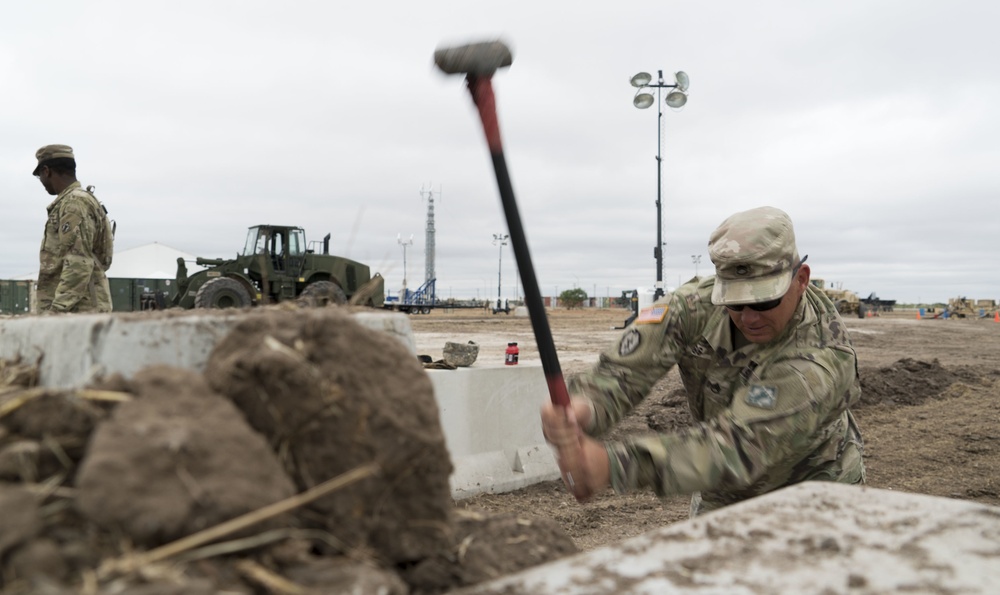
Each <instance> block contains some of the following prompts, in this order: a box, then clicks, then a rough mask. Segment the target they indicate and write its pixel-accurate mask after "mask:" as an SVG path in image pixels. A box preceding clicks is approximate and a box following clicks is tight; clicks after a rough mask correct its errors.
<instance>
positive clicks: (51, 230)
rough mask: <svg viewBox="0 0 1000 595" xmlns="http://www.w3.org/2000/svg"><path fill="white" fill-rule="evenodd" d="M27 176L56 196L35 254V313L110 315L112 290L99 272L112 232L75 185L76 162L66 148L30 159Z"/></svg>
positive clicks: (106, 263) (107, 261)
mask: <svg viewBox="0 0 1000 595" xmlns="http://www.w3.org/2000/svg"><path fill="white" fill-rule="evenodd" d="M35 157H36V158H37V159H38V165H37V166H36V167H35V171H34V172H32V174H33V175H34V176H35V177H37V178H38V179H39V180H40V181H41V182H42V186H43V187H45V191H46V192H48V193H49V194H51V195H53V196H55V197H56V198H55V200H53V201H52V204H50V205H49V206H48V212H49V218H48V221H47V222H46V224H45V237H44V238H43V239H42V248H41V251H40V253H39V269H38V291H37V298H38V311H39V313H43V314H46V313H54V312H110V311H111V290H110V288H109V287H108V278H107V277H106V276H105V275H104V272H105V271H106V270H108V267H110V266H111V257H112V255H113V252H114V247H113V245H114V230H113V228H112V226H111V222H110V221H109V220H108V214H107V211H106V210H105V208H104V206H103V205H102V204H101V203H100V202H98V200H97V198H95V197H94V195H93V193H92V192H91V190H92V187H88V188H87V189H86V190H84V189H83V188H82V187H81V186H80V182H78V181H77V180H76V159H75V158H74V157H73V149H72V148H71V147H68V146H66V145H47V146H44V147H42V148H41V149H38V151H37V152H36V153H35Z"/></svg>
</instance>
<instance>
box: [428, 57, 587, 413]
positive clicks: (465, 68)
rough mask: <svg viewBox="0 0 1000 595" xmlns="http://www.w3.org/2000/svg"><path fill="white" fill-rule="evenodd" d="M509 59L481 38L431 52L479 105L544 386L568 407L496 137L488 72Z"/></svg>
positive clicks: (554, 348)
mask: <svg viewBox="0 0 1000 595" xmlns="http://www.w3.org/2000/svg"><path fill="white" fill-rule="evenodd" d="M512 62H513V57H512V56H511V53H510V49H509V48H508V47H507V46H506V45H505V44H504V43H503V42H501V41H486V42H480V43H470V44H468V45H463V46H457V47H452V48H439V49H438V50H437V51H435V52H434V63H435V64H437V66H438V68H440V69H441V70H442V71H444V72H445V73H447V74H464V75H465V82H466V84H467V85H468V87H469V93H471V94H472V101H473V103H475V104H476V107H477V108H479V118H480V120H482V123H483V131H484V132H485V133H486V142H487V144H488V145H489V148H490V155H491V156H492V157H493V169H494V171H495V172H496V177H497V185H498V186H499V187H500V202H501V203H502V204H503V211H504V214H505V215H506V217H507V230H508V232H509V233H510V240H511V245H512V246H513V248H514V258H515V260H517V268H518V269H519V270H520V272H521V284H522V285H523V286H524V302H525V305H526V306H527V307H528V316H529V317H530V318H531V328H532V330H533V331H534V333H535V343H537V344H538V355H539V357H540V358H541V360H542V371H543V372H544V373H545V381H546V383H547V384H548V387H549V398H551V399H552V403H553V404H554V405H557V406H561V407H569V393H567V392H566V382H565V381H564V380H563V374H562V369H560V367H559V358H558V357H557V356H556V346H555V343H554V342H553V340H552V331H551V329H550V328H549V320H548V318H546V317H545V305H544V304H543V303H542V294H541V292H540V291H539V290H538V281H537V280H536V279H535V269H534V267H533V266H532V264H531V254H529V253H528V241H527V239H526V238H525V234H524V228H523V227H522V226H521V216H520V214H518V211H517V201H515V200H514V190H513V188H512V187H511V183H510V174H509V173H508V171H507V161H506V159H504V154H503V143H502V142H501V141H500V125H499V124H498V122H497V110H496V100H495V98H494V96H493V83H492V79H493V74H494V73H495V72H496V71H497V69H499V68H503V67H505V66H510V65H511V63H512Z"/></svg>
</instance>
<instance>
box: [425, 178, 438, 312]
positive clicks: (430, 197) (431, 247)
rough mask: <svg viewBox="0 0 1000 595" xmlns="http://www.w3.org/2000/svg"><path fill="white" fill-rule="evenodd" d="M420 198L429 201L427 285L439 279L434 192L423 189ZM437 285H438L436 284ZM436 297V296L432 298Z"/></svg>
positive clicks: (426, 248)
mask: <svg viewBox="0 0 1000 595" xmlns="http://www.w3.org/2000/svg"><path fill="white" fill-rule="evenodd" d="M437 194H438V198H440V197H441V187H440V186H438V192H437ZM420 196H421V197H422V198H424V199H425V200H426V201H427V224H426V230H425V231H424V234H425V236H424V282H425V283H427V282H429V281H431V280H432V279H435V278H437V275H436V274H435V272H434V255H435V242H434V236H435V233H436V232H435V230H434V191H433V190H430V189H427V190H425V189H421V190H420ZM434 285H435V286H436V285H437V284H436V283H435V284H434ZM431 297H432V298H433V297H436V296H431Z"/></svg>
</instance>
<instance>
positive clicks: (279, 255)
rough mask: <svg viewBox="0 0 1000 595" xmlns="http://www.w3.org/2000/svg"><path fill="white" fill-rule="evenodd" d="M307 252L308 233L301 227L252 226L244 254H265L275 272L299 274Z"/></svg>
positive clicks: (248, 233)
mask: <svg viewBox="0 0 1000 595" xmlns="http://www.w3.org/2000/svg"><path fill="white" fill-rule="evenodd" d="M305 253H306V234H305V231H304V230H303V229H302V228H301V227H276V226H272V225H257V226H254V227H251V228H250V229H249V231H248V232H247V242H246V246H245V247H244V248H243V255H244V256H253V255H260V256H263V257H264V258H267V259H268V260H269V261H270V266H271V268H272V269H273V270H274V272H275V273H282V274H289V275H298V273H299V271H300V270H301V268H302V261H303V258H304V257H305Z"/></svg>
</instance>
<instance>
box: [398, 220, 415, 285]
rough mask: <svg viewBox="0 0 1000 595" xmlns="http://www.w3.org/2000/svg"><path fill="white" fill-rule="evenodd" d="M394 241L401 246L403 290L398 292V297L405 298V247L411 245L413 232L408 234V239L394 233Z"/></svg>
mask: <svg viewBox="0 0 1000 595" xmlns="http://www.w3.org/2000/svg"><path fill="white" fill-rule="evenodd" d="M396 242H397V243H398V244H399V245H400V246H402V247H403V291H401V292H400V294H399V299H400V300H404V299H406V288H407V286H406V247H407V246H412V245H413V234H410V239H408V240H404V239H403V236H402V235H401V234H398V233H397V234H396Z"/></svg>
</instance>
